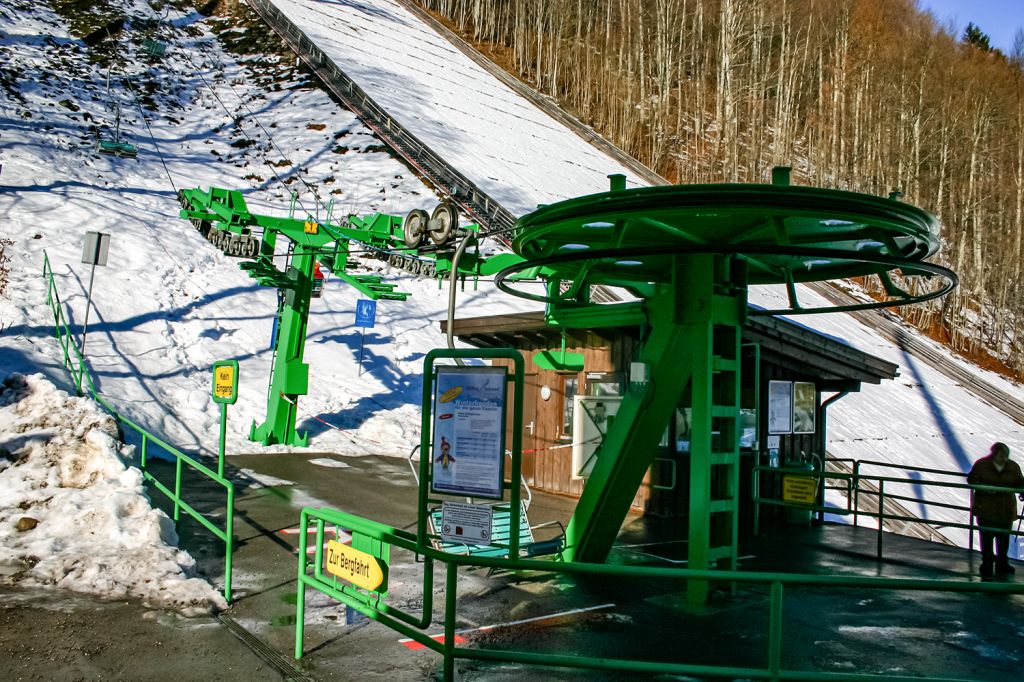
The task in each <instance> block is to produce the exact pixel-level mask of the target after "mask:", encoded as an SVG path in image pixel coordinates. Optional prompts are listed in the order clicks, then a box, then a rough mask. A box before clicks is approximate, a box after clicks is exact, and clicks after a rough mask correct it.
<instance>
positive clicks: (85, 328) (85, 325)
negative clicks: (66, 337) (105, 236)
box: [78, 239, 99, 393]
mask: <svg viewBox="0 0 1024 682" xmlns="http://www.w3.org/2000/svg"><path fill="white" fill-rule="evenodd" d="M96 243H97V246H96V250H97V251H98V250H99V240H98V239H97V240H96ZM94 279H96V259H95V258H94V259H93V264H92V270H91V271H90V272H89V293H88V294H87V295H86V298H85V322H84V323H83V324H82V355H83V356H84V355H85V335H86V334H87V333H89V310H90V309H91V308H92V283H93V280H94ZM78 392H79V393H81V392H82V391H81V388H79V391H78Z"/></svg>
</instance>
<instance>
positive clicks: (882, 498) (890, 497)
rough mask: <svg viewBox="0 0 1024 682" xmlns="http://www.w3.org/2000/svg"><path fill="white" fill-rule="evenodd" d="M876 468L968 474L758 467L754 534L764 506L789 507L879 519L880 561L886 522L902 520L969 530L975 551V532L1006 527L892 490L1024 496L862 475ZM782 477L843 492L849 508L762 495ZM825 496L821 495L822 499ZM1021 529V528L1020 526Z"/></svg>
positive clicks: (976, 487) (960, 508)
mask: <svg viewBox="0 0 1024 682" xmlns="http://www.w3.org/2000/svg"><path fill="white" fill-rule="evenodd" d="M861 464H865V465H876V466H881V467H887V468H896V469H899V468H902V469H905V470H908V471H918V472H930V473H935V474H943V475H946V476H951V477H960V478H963V477H964V474H962V473H959V472H951V471H944V470H941V469H929V468H925V467H900V466H898V465H893V464H889V463H886V462H867V461H866V462H853V466H852V469H853V473H844V472H838V471H819V470H810V469H803V468H798V467H769V466H763V465H758V466H755V467H754V468H753V470H752V474H751V475H752V476H753V484H752V490H753V498H754V504H755V514H754V518H755V527H754V532H755V533H756V532H757V530H758V523H759V521H758V519H759V518H760V506H761V505H769V506H777V507H787V508H789V509H796V510H805V511H808V512H822V513H825V512H827V513H829V514H836V515H838V516H853V518H854V524H856V523H857V521H858V518H859V517H860V516H867V517H871V518H876V519H878V541H877V556H878V558H879V559H881V558H882V545H883V542H882V540H883V538H884V536H885V533H884V531H885V522H886V521H900V522H904V523H917V524H923V525H927V526H932V527H942V528H963V529H966V530H967V531H968V533H969V535H970V541H971V543H970V547H969V549H973V544H974V543H973V539H974V530H976V529H979V528H984V529H986V530H993V531H1005V529H1003V528H991V529H989V528H988V527H985V526H979V525H978V524H976V523H975V519H974V516H973V515H972V514H971V507H970V506H969V505H959V504H949V503H946V502H938V501H934V500H927V499H924V498H921V497H916V496H915V497H911V496H908V495H903V494H900V493H897V492H892V488H893V487H895V486H911V485H913V486H922V487H935V488H952V489H958V490H965V491H969V493H970V494H973V492H974V491H975V490H984V491H992V492H1007V493H1012V494H1014V495H1017V494H1021V493H1024V488H1001V487H998V486H987V485H971V484H968V483H954V482H947V481H928V480H924V479H921V478H909V477H901V476H881V475H877V474H874V475H868V474H864V473H861V471H860V465H861ZM765 476H770V477H780V476H796V477H807V478H813V479H814V480H815V481H816V484H817V486H818V487H819V488H823V489H831V490H838V491H840V492H841V493H842V494H843V495H844V497H845V498H846V508H841V507H830V506H826V505H825V504H820V503H819V504H797V503H795V502H791V501H786V500H784V499H779V498H778V497H775V496H774V495H771V496H765V495H762V493H761V488H762V483H761V479H762V477H765ZM828 481H839V482H841V483H840V484H839V485H835V484H833V485H829V484H828ZM864 482H870V483H873V484H874V486H875V489H874V490H871V489H865V488H863V487H862V485H861V484H862V483H864ZM886 485H888V486H889V488H890V491H889V492H886ZM862 496H868V497H874V498H877V506H878V510H877V511H867V510H863V509H861V508H860V502H861V497H862ZM820 498H821V496H819V500H820ZM887 501H890V502H911V503H914V504H921V505H924V506H926V507H935V508H940V509H950V510H953V511H956V512H957V513H960V514H963V517H964V518H965V519H966V521H965V522H957V521H953V520H949V519H943V520H937V519H923V518H921V517H920V516H913V515H909V514H898V513H888V512H886V511H885V503H886V502H887ZM1018 528H1019V525H1018Z"/></svg>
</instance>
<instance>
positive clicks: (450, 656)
mask: <svg viewBox="0 0 1024 682" xmlns="http://www.w3.org/2000/svg"><path fill="white" fill-rule="evenodd" d="M446 568H447V572H446V574H445V609H444V678H443V679H444V680H445V682H452V680H454V679H455V602H456V601H457V599H458V575H459V573H458V571H459V565H458V564H456V563H454V562H448V563H447V565H446Z"/></svg>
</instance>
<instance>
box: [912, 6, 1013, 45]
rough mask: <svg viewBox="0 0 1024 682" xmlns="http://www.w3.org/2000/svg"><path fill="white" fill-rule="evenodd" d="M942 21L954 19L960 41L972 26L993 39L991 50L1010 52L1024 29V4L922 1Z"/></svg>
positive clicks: (924, 7) (923, 7)
mask: <svg viewBox="0 0 1024 682" xmlns="http://www.w3.org/2000/svg"><path fill="white" fill-rule="evenodd" d="M918 4H919V5H920V6H921V8H922V9H926V10H931V12H932V14H934V15H935V16H936V17H938V19H939V21H941V22H943V23H945V22H946V20H947V19H952V20H953V23H954V24H955V25H956V35H957V36H958V37H959V36H960V35H961V34H962V33H963V30H964V27H965V26H967V23H968V22H972V23H974V24H975V25H977V26H978V27H980V28H981V30H982V31H984V32H985V33H987V34H988V36H989V37H990V38H991V39H992V47H997V48H999V49H1000V50H1002V51H1003V52H1009V51H1010V48H1011V47H1012V45H1013V36H1014V34H1015V33H1016V32H1017V29H1019V28H1022V27H1024V0H920V2H919V3H918Z"/></svg>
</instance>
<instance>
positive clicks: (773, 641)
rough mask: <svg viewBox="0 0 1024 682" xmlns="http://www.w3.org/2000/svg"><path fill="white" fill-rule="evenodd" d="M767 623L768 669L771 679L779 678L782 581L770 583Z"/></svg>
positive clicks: (780, 664) (780, 665)
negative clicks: (769, 607) (769, 608)
mask: <svg viewBox="0 0 1024 682" xmlns="http://www.w3.org/2000/svg"><path fill="white" fill-rule="evenodd" d="M769 618H770V621H769V623H768V671H769V672H770V673H771V674H772V678H771V679H773V680H777V679H779V677H778V675H779V670H780V669H781V667H782V582H781V581H778V580H776V581H775V582H773V583H772V591H771V610H770V615H769Z"/></svg>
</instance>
